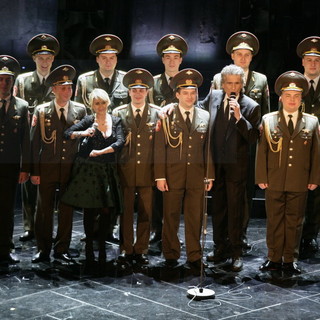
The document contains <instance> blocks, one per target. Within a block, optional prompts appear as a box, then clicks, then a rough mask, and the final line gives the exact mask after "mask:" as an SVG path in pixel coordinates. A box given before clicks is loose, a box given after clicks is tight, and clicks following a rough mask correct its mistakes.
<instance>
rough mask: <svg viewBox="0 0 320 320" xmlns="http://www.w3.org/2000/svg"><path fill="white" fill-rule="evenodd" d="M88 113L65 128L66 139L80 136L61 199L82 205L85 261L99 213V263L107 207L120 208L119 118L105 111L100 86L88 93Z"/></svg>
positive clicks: (89, 255) (103, 257)
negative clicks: (117, 167) (78, 145)
mask: <svg viewBox="0 0 320 320" xmlns="http://www.w3.org/2000/svg"><path fill="white" fill-rule="evenodd" d="M89 101H90V107H91V109H92V113H93V114H92V115H89V116H86V117H85V118H84V119H83V120H81V121H80V122H79V123H77V124H74V125H73V126H71V127H70V128H69V129H68V130H66V131H65V137H66V138H67V139H81V141H80V148H79V153H78V156H77V158H76V160H75V164H74V167H73V172H72V178H71V180H70V183H69V186H68V189H67V191H66V192H65V194H64V197H63V199H62V201H63V202H65V203H67V204H69V205H72V206H75V207H80V208H83V209H84V210H83V213H84V215H83V224H84V231H85V234H86V249H85V252H86V262H87V264H88V265H90V264H92V263H93V262H94V259H95V256H94V251H93V233H94V221H95V218H96V215H97V213H98V214H99V215H100V217H99V264H101V265H104V264H105V262H106V250H105V235H106V230H107V227H108V226H107V224H108V215H109V214H110V211H111V210H118V212H121V211H122V194H121V188H120V184H119V179H118V175H117V171H116V154H117V152H118V151H119V150H120V149H121V147H122V146H123V144H124V135H123V131H122V126H121V120H120V118H118V117H114V116H112V115H110V114H109V113H108V106H109V105H110V99H109V96H108V94H107V93H106V92H105V91H104V90H102V89H94V90H93V91H92V92H91V94H90V96H89Z"/></svg>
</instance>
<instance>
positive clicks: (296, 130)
mask: <svg viewBox="0 0 320 320" xmlns="http://www.w3.org/2000/svg"><path fill="white" fill-rule="evenodd" d="M305 126H306V124H305V120H304V119H303V117H302V113H301V112H300V113H299V115H298V120H297V124H296V126H295V128H294V131H293V134H292V138H295V137H296V136H297V135H298V134H299V132H300V131H301V130H302V129H304V128H305Z"/></svg>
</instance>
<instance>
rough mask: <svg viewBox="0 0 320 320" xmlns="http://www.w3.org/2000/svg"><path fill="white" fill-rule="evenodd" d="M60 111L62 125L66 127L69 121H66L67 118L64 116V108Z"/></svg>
mask: <svg viewBox="0 0 320 320" xmlns="http://www.w3.org/2000/svg"><path fill="white" fill-rule="evenodd" d="M59 110H60V112H61V116H60V121H61V124H62V126H63V127H65V126H66V124H67V121H66V117H65V115H64V108H60V109H59Z"/></svg>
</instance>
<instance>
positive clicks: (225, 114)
mask: <svg viewBox="0 0 320 320" xmlns="http://www.w3.org/2000/svg"><path fill="white" fill-rule="evenodd" d="M229 112H230V106H229V101H228V102H227V105H226V107H225V109H224V119H225V120H226V121H229Z"/></svg>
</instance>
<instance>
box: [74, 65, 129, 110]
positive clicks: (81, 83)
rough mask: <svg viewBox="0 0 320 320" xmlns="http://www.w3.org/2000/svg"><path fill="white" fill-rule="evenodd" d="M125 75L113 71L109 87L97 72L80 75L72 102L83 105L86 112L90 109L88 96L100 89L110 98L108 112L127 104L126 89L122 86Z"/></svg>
mask: <svg viewBox="0 0 320 320" xmlns="http://www.w3.org/2000/svg"><path fill="white" fill-rule="evenodd" d="M125 74H126V73H125V72H124V71H120V70H114V73H113V76H112V79H111V83H110V86H108V87H107V85H106V83H105V82H104V80H103V79H102V76H101V74H100V72H99V70H95V71H89V72H86V73H84V74H82V75H80V76H79V78H78V80H77V86H76V93H75V98H74V100H75V101H76V102H80V103H83V104H84V105H85V106H86V107H87V110H88V108H90V106H89V94H90V93H91V92H92V90H93V89H95V88H100V89H103V90H105V91H106V92H107V93H108V95H109V97H110V100H111V104H110V106H109V110H113V109H114V108H115V107H118V106H120V105H122V104H126V103H128V102H129V98H128V89H127V88H126V87H125V86H124V85H123V84H122V80H123V77H124V75H125ZM89 110H91V109H89Z"/></svg>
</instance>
